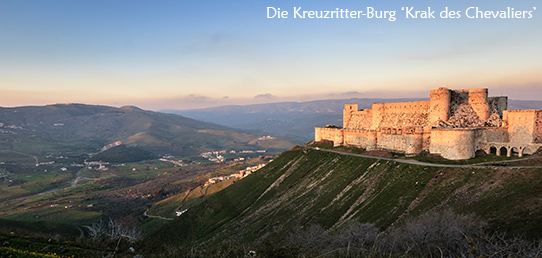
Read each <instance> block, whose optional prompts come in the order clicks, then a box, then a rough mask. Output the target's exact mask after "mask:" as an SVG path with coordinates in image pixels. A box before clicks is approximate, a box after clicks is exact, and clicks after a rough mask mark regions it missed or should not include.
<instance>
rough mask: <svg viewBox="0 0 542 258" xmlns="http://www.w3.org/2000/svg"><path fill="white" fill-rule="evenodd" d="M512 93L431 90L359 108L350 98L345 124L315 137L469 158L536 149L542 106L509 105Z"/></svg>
mask: <svg viewBox="0 0 542 258" xmlns="http://www.w3.org/2000/svg"><path fill="white" fill-rule="evenodd" d="M507 108H508V98H507V97H488V90H487V89H468V90H450V89H447V88H438V89H434V90H432V91H431V92H430V100H428V101H413V102H398V103H374V104H373V105H372V107H371V108H370V109H364V110H358V105H357V104H347V105H345V108H344V110H343V128H337V127H326V128H318V127H317V128H315V140H316V141H319V140H330V141H333V142H334V145H335V146H338V145H347V146H356V147H362V148H366V149H368V150H372V149H383V150H390V151H395V152H401V153H405V154H418V153H420V152H422V151H429V152H431V153H435V154H440V155H442V156H443V157H444V158H447V159H468V158H472V157H474V155H475V152H476V151H477V150H484V151H486V152H490V151H493V152H495V150H497V151H496V153H497V155H500V154H502V153H504V152H506V154H507V155H511V153H514V152H517V153H519V155H520V156H521V155H522V154H523V153H526V154H531V153H533V152H535V151H536V150H537V149H538V148H539V147H541V146H542V110H515V111H508V110H506V109H507Z"/></svg>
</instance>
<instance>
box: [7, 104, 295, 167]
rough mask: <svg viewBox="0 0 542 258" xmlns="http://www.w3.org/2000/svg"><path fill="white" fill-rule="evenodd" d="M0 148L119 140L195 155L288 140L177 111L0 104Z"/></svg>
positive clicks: (37, 150) (86, 146)
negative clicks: (204, 119)
mask: <svg viewBox="0 0 542 258" xmlns="http://www.w3.org/2000/svg"><path fill="white" fill-rule="evenodd" d="M0 132H1V133H0V150H2V151H4V153H5V152H10V153H24V154H26V155H32V156H38V158H39V159H40V160H41V159H43V158H44V156H46V154H50V153H64V154H66V153H67V154H69V155H80V154H82V153H95V152H97V151H99V150H100V149H102V147H104V146H106V145H109V144H113V143H115V142H118V141H121V142H122V144H124V145H128V146H132V147H134V146H136V147H138V148H141V149H143V150H145V151H149V152H151V153H153V154H155V155H163V154H172V155H177V156H190V155H198V154H199V153H201V152H204V151H209V150H219V149H237V150H241V149H249V150H256V149H262V148H265V149H269V150H276V151H281V150H284V149H287V148H289V147H291V146H292V143H290V142H289V141H288V140H282V139H275V140H274V141H272V142H270V141H259V140H258V138H260V137H262V136H263V134H262V132H258V131H247V130H239V129H232V128H229V127H226V126H221V125H217V124H213V123H207V122H202V121H198V120H194V119H191V118H187V117H183V116H180V115H173V114H164V113H160V112H152V111H146V110H142V109H140V108H137V107H133V106H126V107H121V108H115V107H108V106H95V105H84V104H55V105H47V106H27V107H16V108H0Z"/></svg>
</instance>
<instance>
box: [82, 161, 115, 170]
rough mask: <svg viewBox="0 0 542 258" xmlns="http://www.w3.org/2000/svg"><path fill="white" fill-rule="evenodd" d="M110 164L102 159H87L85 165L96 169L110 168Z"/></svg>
mask: <svg viewBox="0 0 542 258" xmlns="http://www.w3.org/2000/svg"><path fill="white" fill-rule="evenodd" d="M106 165H109V162H102V161H90V162H87V161H85V167H87V168H88V169H95V170H108V169H109V168H108V167H107V166H106Z"/></svg>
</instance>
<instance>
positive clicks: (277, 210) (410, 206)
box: [148, 149, 542, 247]
mask: <svg viewBox="0 0 542 258" xmlns="http://www.w3.org/2000/svg"><path fill="white" fill-rule="evenodd" d="M540 196H542V173H540V169H538V168H525V169H512V168H505V167H499V168H438V167H424V166H419V165H410V164H400V163H396V162H393V161H382V160H378V159H367V158H360V157H354V156H347V155H341V154H335V153H329V152H324V151H316V150H310V149H299V150H293V151H288V152H285V153H283V154H282V155H281V156H280V157H279V158H277V159H276V160H275V161H273V162H272V163H270V164H269V165H267V166H266V167H264V168H263V169H261V170H259V171H258V172H256V173H254V174H252V175H251V176H249V177H247V178H245V179H243V180H241V181H239V182H236V183H235V184H233V185H231V186H230V187H228V188H226V189H225V190H223V191H221V192H219V193H217V194H214V195H211V196H207V197H206V199H205V200H204V201H203V202H202V203H200V204H199V205H196V206H195V207H192V208H190V210H189V211H188V212H186V213H185V214H183V215H182V216H180V217H178V218H177V219H176V220H174V221H173V222H171V223H169V224H168V225H167V226H165V227H164V228H162V229H161V230H159V231H157V232H155V233H154V234H153V235H152V236H151V237H150V238H149V240H148V243H149V244H150V245H153V244H151V243H154V244H156V245H162V246H165V247H168V246H169V247H171V246H178V245H179V244H180V245H181V246H182V245H185V246H197V245H204V246H211V245H215V244H219V243H224V242H235V243H240V244H241V243H244V244H254V243H265V242H269V241H270V242H273V243H281V242H283V241H284V240H285V239H286V238H287V237H288V236H289V235H290V233H291V232H293V230H294V229H296V228H299V227H301V228H310V227H311V226H314V225H318V226H320V227H322V228H323V229H324V230H327V231H330V230H334V229H337V228H341V227H342V226H344V225H348V224H349V223H351V222H352V221H357V222H360V223H371V224H374V225H375V226H376V227H377V228H379V229H380V230H386V229H388V228H390V227H391V226H395V225H400V224H401V223H402V222H403V221H405V220H407V219H410V218H414V217H418V216H420V215H422V214H425V213H427V212H429V211H434V210H446V209H451V210H453V211H454V212H455V213H457V214H471V213H473V214H474V215H475V216H476V217H479V218H480V219H481V220H483V221H485V222H487V223H488V225H489V230H492V231H499V232H507V233H508V234H510V235H512V234H521V235H522V236H525V237H531V238H538V237H542V233H541V232H540V230H539V229H540V228H542V209H541V207H540V206H541V205H542V203H541V202H540V201H539V199H540Z"/></svg>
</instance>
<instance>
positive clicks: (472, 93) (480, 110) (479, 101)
mask: <svg viewBox="0 0 542 258" xmlns="http://www.w3.org/2000/svg"><path fill="white" fill-rule="evenodd" d="M469 104H470V106H471V107H472V109H474V112H476V114H477V115H478V116H479V117H480V119H482V120H487V119H488V118H489V103H488V102H487V89H469Z"/></svg>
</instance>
